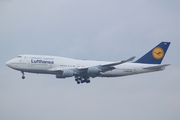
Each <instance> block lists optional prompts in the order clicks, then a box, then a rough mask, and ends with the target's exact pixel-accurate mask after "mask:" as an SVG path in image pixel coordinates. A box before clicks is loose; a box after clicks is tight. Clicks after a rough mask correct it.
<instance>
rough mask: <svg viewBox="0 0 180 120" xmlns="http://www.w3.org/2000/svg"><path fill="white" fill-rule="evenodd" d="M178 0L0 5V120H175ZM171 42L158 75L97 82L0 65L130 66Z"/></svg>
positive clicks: (179, 115)
mask: <svg viewBox="0 0 180 120" xmlns="http://www.w3.org/2000/svg"><path fill="white" fill-rule="evenodd" d="M179 6H180V1H179V0H171V1H169V0H127V1H122V0H51V1H48V0H0V51H1V52H0V56H1V57H0V58H1V60H0V61H1V62H0V119H1V120H12V119H13V120H50V119H51V120H53V119H60V120H74V119H76V120H132V119H133V120H180V70H179V68H180V64H179V62H180V54H179V52H180V7H179ZM161 41H170V42H172V43H171V45H170V47H169V50H168V51H167V54H166V57H165V59H164V61H163V63H170V64H172V65H171V66H169V67H167V68H166V70H164V71H162V72H156V73H148V74H142V75H135V76H128V77H119V78H95V79H91V83H90V84H80V85H77V84H76V82H75V81H74V78H68V79H56V78H55V76H53V75H36V74H28V73H27V74H26V79H25V80H22V79H21V73H20V72H18V71H15V70H12V69H10V68H8V67H7V66H6V65H5V62H6V61H8V60H10V59H12V58H14V57H16V56H17V55H19V54H43V55H56V56H64V57H71V58H77V59H92V60H107V61H118V60H123V59H126V58H129V57H131V56H134V55H135V56H136V60H137V59H138V58H139V57H141V56H142V55H143V54H145V53H146V52H148V51H149V50H150V49H152V48H153V47H154V46H156V45H157V44H159V43H160V42H161Z"/></svg>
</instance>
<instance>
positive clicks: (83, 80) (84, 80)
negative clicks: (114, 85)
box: [75, 77, 91, 84]
mask: <svg viewBox="0 0 180 120" xmlns="http://www.w3.org/2000/svg"><path fill="white" fill-rule="evenodd" d="M75 81H76V82H77V84H80V83H90V82H91V81H90V80H88V79H86V78H82V77H75Z"/></svg>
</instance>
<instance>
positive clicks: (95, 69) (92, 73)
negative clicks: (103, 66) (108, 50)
mask: <svg viewBox="0 0 180 120" xmlns="http://www.w3.org/2000/svg"><path fill="white" fill-rule="evenodd" d="M99 72H100V69H99V68H98V67H90V68H88V71H87V73H88V74H89V75H90V76H93V77H95V76H97V75H98V74H99Z"/></svg>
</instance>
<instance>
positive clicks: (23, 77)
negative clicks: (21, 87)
mask: <svg viewBox="0 0 180 120" xmlns="http://www.w3.org/2000/svg"><path fill="white" fill-rule="evenodd" d="M21 73H22V79H25V76H24V72H23V71H21Z"/></svg>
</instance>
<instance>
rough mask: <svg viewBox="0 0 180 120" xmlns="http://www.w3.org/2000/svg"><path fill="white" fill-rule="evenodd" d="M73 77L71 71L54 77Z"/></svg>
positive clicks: (65, 71)
mask: <svg viewBox="0 0 180 120" xmlns="http://www.w3.org/2000/svg"><path fill="white" fill-rule="evenodd" d="M73 75H74V72H73V70H64V71H63V73H62V74H61V75H56V78H66V77H72V76H73Z"/></svg>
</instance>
